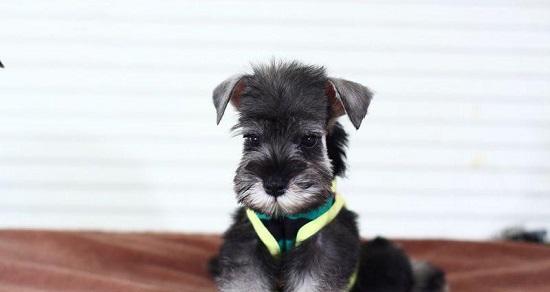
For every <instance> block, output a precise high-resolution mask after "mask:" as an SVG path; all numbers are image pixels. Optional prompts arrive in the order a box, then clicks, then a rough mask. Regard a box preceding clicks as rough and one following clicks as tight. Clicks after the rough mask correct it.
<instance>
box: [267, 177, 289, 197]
mask: <svg viewBox="0 0 550 292" xmlns="http://www.w3.org/2000/svg"><path fill="white" fill-rule="evenodd" d="M264 189H265V192H266V193H268V194H269V195H271V196H274V197H278V196H281V195H283V194H284V193H285V191H286V183H285V182H283V180H281V179H277V178H271V179H268V180H265V181H264Z"/></svg>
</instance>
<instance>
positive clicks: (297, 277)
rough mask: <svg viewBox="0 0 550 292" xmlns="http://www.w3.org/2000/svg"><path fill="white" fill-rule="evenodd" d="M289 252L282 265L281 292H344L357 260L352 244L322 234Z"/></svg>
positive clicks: (357, 247)
mask: <svg viewBox="0 0 550 292" xmlns="http://www.w3.org/2000/svg"><path fill="white" fill-rule="evenodd" d="M322 233H323V236H322V237H321V236H318V235H317V236H315V237H314V238H311V240H309V241H308V242H305V243H304V244H302V245H301V246H299V247H298V248H295V250H293V251H292V254H290V255H289V256H288V261H287V262H285V264H284V266H285V273H284V275H285V276H284V283H285V288H284V292H305V291H307V292H321V291H323V292H324V291H331V292H332V291H334V292H344V291H348V290H349V288H350V287H349V285H350V280H351V279H352V275H353V273H354V272H355V268H356V266H357V260H358V258H359V245H358V244H357V243H356V242H354V241H351V240H350V241H345V240H344V241H342V240H340V241H339V242H338V241H337V238H342V237H335V236H333V235H335V234H331V233H332V232H322Z"/></svg>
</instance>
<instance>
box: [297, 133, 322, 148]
mask: <svg viewBox="0 0 550 292" xmlns="http://www.w3.org/2000/svg"><path fill="white" fill-rule="evenodd" d="M319 139H320V137H319V136H316V135H305V136H304V137H302V142H301V144H300V146H302V147H305V148H311V147H313V146H315V145H317V142H318V141H319Z"/></svg>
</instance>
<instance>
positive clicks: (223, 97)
mask: <svg viewBox="0 0 550 292" xmlns="http://www.w3.org/2000/svg"><path fill="white" fill-rule="evenodd" d="M246 77H247V76H246V75H243V74H239V75H234V76H231V77H229V78H228V79H226V80H225V81H223V82H222V83H220V84H219V85H218V86H216V88H214V92H213V94H212V99H213V100H214V106H215V107H216V114H217V118H216V124H219V123H220V121H221V120H222V117H223V114H224V112H225V108H226V107H227V104H228V103H229V101H231V104H233V106H235V108H237V109H238V108H239V104H240V99H241V94H242V92H243V90H244V88H245V87H246Z"/></svg>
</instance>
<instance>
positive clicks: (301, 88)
mask: <svg viewBox="0 0 550 292" xmlns="http://www.w3.org/2000/svg"><path fill="white" fill-rule="evenodd" d="M213 98H214V105H215V107H216V110H217V121H218V123H219V122H220V120H221V118H222V116H223V114H224V111H225V108H226V106H227V104H228V103H232V104H233V105H234V107H235V108H236V109H237V111H238V112H239V115H240V116H239V122H238V124H237V125H235V126H234V130H235V131H238V132H240V133H241V134H242V135H243V137H244V138H245V142H244V150H243V156H242V159H241V163H240V165H239V167H238V168H237V172H236V175H235V178H234V190H235V193H236V195H237V200H238V201H239V202H240V203H241V204H243V205H244V206H245V207H248V208H250V209H252V210H254V211H257V212H261V213H265V214H268V215H270V216H273V217H275V218H277V217H281V216H285V215H292V214H297V213H302V212H306V211H309V210H312V209H314V208H317V207H319V206H320V205H322V204H323V203H324V202H325V201H326V200H327V199H328V198H329V197H332V196H333V195H334V194H333V193H332V192H331V182H332V181H333V180H334V178H335V177H336V176H343V175H344V173H345V170H346V164H345V157H346V152H345V147H346V145H347V134H346V132H345V131H344V129H343V127H342V126H341V125H340V124H339V123H338V122H337V121H336V119H337V118H338V117H339V116H341V115H344V114H346V115H347V116H348V117H349V119H350V120H351V122H352V124H353V125H354V126H355V127H356V128H357V129H358V128H359V126H360V125H361V122H362V120H363V118H364V117H365V115H366V114H367V109H368V107H369V104H370V101H371V98H372V93H371V92H370V91H369V89H367V88H366V87H364V86H362V85H360V84H358V83H355V82H351V81H347V80H343V79H338V78H331V77H327V76H326V73H325V69H324V68H323V67H317V66H307V65H303V64H301V63H298V62H289V63H283V62H272V63H271V64H269V65H264V66H256V67H254V71H253V74H243V75H236V76H233V77H231V78H229V79H227V80H226V81H224V82H222V83H221V84H220V85H219V86H218V87H216V89H215V90H214V94H213ZM244 210H245V209H244V208H243V207H241V208H239V209H238V210H237V212H236V213H235V216H234V222H233V224H232V225H231V227H230V228H229V230H228V231H227V232H226V233H225V235H224V243H223V245H222V247H221V249H220V254H219V256H218V257H217V258H216V259H214V260H213V261H212V263H211V272H212V274H213V275H214V277H215V280H216V283H217V285H218V288H219V289H220V290H221V291H278V290H282V291H346V286H347V285H348V282H349V279H350V276H351V275H352V274H353V272H354V271H355V270H356V268H357V267H358V269H359V270H358V278H357V281H356V284H355V286H354V287H353V289H352V291H369V292H376V291H379V292H382V291H384V292H386V291H387V292H390V291H391V292H401V291H403V292H405V291H413V290H412V289H413V286H414V285H415V283H414V282H415V280H414V276H413V274H414V273H413V268H412V266H411V264H410V262H409V259H408V258H407V257H406V255H405V254H404V253H403V252H402V251H401V250H400V249H398V248H397V247H395V246H394V245H393V244H391V243H390V242H389V241H387V240H385V239H381V238H378V239H375V240H373V241H371V242H369V243H368V244H367V245H365V246H361V244H360V238H359V232H358V229H357V223H356V215H355V213H353V212H351V211H349V210H347V209H346V208H344V209H342V211H341V212H340V213H339V214H338V216H337V217H336V218H335V219H334V220H333V221H332V222H330V223H329V224H328V225H326V226H325V227H324V228H323V229H322V230H321V231H319V232H318V233H317V234H315V235H314V236H312V237H310V238H309V239H307V240H306V241H304V242H303V243H302V244H300V245H299V246H297V247H295V248H293V249H291V250H290V251H288V252H286V253H284V254H282V255H281V256H280V257H277V258H275V257H273V256H272V255H271V254H270V253H269V252H268V250H267V249H266V247H265V246H264V245H263V243H262V242H261V241H260V240H259V238H258V236H257V235H256V233H255V231H254V229H253V227H252V225H251V223H250V222H249V220H248V218H247V217H246V215H245V211H244ZM423 267H426V266H423ZM416 270H421V275H420V276H422V277H424V278H426V276H425V275H426V274H428V273H427V271H426V269H416ZM427 270H429V271H428V272H429V273H431V274H433V273H434V269H433V268H431V267H428V268H427ZM431 274H430V276H429V277H428V278H429V279H425V280H424V282H426V281H433V279H434V277H435V278H438V279H443V274H442V273H436V274H437V275H435V276H431ZM420 276H419V277H420ZM424 282H422V283H416V286H417V287H424V286H426V285H425V283H424ZM442 283H443V282H442ZM443 285H444V283H443V284H441V285H439V286H437V287H435V288H436V289H435V290H427V289H424V288H419V289H418V290H415V291H419V292H420V291H440V290H441V289H442V288H441V287H442V286H443Z"/></svg>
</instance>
